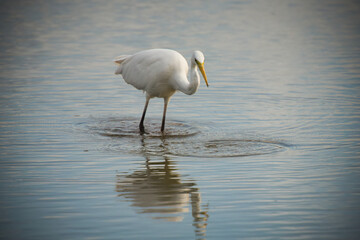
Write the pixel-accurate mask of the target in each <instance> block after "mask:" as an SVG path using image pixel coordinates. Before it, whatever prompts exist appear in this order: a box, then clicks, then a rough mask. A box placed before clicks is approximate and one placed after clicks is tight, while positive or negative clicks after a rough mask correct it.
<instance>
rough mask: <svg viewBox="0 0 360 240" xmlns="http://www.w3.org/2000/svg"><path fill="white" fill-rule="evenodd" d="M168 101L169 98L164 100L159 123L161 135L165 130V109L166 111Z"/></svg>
mask: <svg viewBox="0 0 360 240" xmlns="http://www.w3.org/2000/svg"><path fill="white" fill-rule="evenodd" d="M169 99H170V98H164V112H163V118H162V123H161V132H162V133H164V130H165V118H166V109H167V105H168V103H169Z"/></svg>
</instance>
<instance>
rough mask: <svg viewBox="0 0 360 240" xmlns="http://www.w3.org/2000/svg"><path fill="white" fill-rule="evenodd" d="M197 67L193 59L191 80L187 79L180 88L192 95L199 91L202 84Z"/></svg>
mask: <svg viewBox="0 0 360 240" xmlns="http://www.w3.org/2000/svg"><path fill="white" fill-rule="evenodd" d="M197 69H198V67H197V65H196V63H195V61H193V60H192V61H191V68H190V74H189V78H190V81H187V84H186V85H185V86H183V87H182V88H180V89H179V90H180V91H181V92H183V93H185V94H188V95H192V94H194V93H195V92H196V91H197V89H198V88H199V85H200V76H199V72H198V70H197Z"/></svg>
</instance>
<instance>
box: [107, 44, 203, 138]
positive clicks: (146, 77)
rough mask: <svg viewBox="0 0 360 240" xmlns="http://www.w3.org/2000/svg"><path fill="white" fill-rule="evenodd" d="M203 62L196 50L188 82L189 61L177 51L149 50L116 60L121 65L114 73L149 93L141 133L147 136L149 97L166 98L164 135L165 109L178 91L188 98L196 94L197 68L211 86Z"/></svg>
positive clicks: (162, 125) (198, 80)
mask: <svg viewBox="0 0 360 240" xmlns="http://www.w3.org/2000/svg"><path fill="white" fill-rule="evenodd" d="M204 60H205V58H204V55H203V54H202V52H200V51H194V53H193V55H192V57H191V68H190V81H189V80H188V79H187V73H188V69H189V67H188V64H187V62H186V60H185V59H184V57H183V56H182V55H181V54H180V53H178V52H176V51H174V50H169V49H150V50H145V51H141V52H138V53H135V54H134V55H122V56H119V57H117V58H116V59H115V60H114V62H115V63H117V64H119V67H118V69H117V70H116V72H115V74H121V75H122V76H123V78H124V80H125V82H127V83H128V84H131V85H133V86H134V87H135V88H137V89H139V90H143V91H145V92H146V103H145V107H144V111H143V115H142V118H141V121H140V125H139V128H140V132H141V133H144V119H145V114H146V109H147V106H148V104H149V101H150V98H153V97H159V98H164V113H163V119H162V124H161V132H164V129H165V116H166V109H167V105H168V103H169V100H170V97H171V96H172V95H173V94H174V93H175V92H176V91H181V92H183V93H185V94H188V95H192V94H194V93H195V92H196V91H197V89H198V87H199V84H200V77H199V73H198V71H197V69H198V68H199V69H200V72H201V73H202V75H203V77H204V80H205V83H206V85H207V86H209V85H208V82H207V78H206V74H205V70H204Z"/></svg>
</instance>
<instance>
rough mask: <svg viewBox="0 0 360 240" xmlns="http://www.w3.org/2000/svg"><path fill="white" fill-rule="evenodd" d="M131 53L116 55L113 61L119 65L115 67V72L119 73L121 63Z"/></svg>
mask: <svg viewBox="0 0 360 240" xmlns="http://www.w3.org/2000/svg"><path fill="white" fill-rule="evenodd" d="M130 56H131V55H121V56H119V57H116V58H115V59H114V62H115V63H117V64H118V65H119V67H118V68H117V69H116V71H115V74H121V70H122V66H121V63H122V62H123V61H125V60H126V58H128V57H130Z"/></svg>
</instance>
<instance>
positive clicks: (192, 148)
mask: <svg viewBox="0 0 360 240" xmlns="http://www.w3.org/2000/svg"><path fill="white" fill-rule="evenodd" d="M138 124H139V121H138V119H135V118H106V119H94V121H93V122H91V123H88V124H86V125H87V129H88V130H87V131H90V133H92V134H97V135H101V136H105V137H108V138H106V139H109V140H108V141H107V140H106V139H105V141H104V142H103V146H102V148H103V149H107V150H110V151H116V152H127V153H131V154H141V155H144V156H145V157H147V156H148V155H152V156H154V155H156V156H162V157H163V156H186V157H205V158H222V157H244V156H254V155H264V154H271V153H275V152H280V151H283V150H286V149H287V148H288V147H289V146H288V145H287V144H285V143H283V142H280V141H276V140H269V138H266V137H259V136H256V135H255V136H254V135H246V134H244V133H241V132H234V131H232V132H226V131H225V132H221V133H220V132H219V131H220V130H219V129H214V128H211V129H206V128H198V127H194V126H195V124H187V123H184V122H180V121H172V120H170V121H167V125H166V130H165V134H162V133H161V132H160V124H161V123H159V121H158V119H147V120H146V124H145V131H146V133H144V134H140V131H139V126H138ZM192 125H194V126H192ZM200 130H201V131H200ZM230 136H231V137H230Z"/></svg>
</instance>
